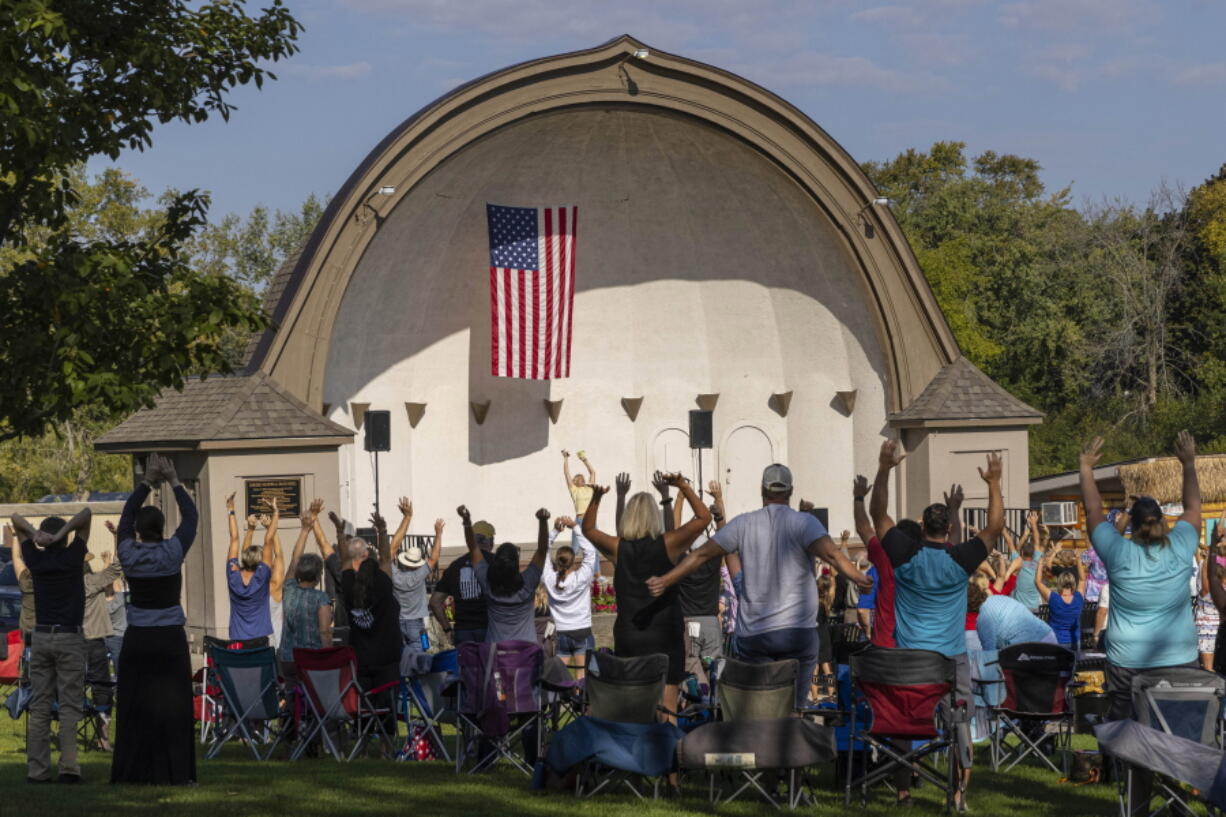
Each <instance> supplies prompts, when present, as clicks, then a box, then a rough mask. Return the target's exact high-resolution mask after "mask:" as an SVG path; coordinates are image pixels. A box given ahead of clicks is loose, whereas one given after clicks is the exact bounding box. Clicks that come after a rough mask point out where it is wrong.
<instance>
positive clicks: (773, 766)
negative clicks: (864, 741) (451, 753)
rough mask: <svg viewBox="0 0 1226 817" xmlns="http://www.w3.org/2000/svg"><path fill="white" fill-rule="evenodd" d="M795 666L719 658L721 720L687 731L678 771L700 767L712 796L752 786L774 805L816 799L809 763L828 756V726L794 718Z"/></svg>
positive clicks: (723, 799) (731, 795)
mask: <svg viewBox="0 0 1226 817" xmlns="http://www.w3.org/2000/svg"><path fill="white" fill-rule="evenodd" d="M798 669H799V667H798V665H797V662H796V661H794V660H792V661H775V662H771V663H765V664H750V663H747V662H744V661H738V660H735V659H728V660H727V662H726V663H725V664H724V669H723V673H722V674H721V676H720V682H719V686H718V690H719V697H718V706H719V714H720V717H721V720H720V721H718V722H715V723H708V724H703V725H702V726H699V727H698V728H696V729H695V730H694V731H692V732H690V734H688V735H686V736H685V738H683V739H682V741H681V746H680V748H679V750H678V754H679V758H680V764H681V768H682V770H692V771H701V772H705V773H706V775H707V779H708V792H709V797H710V799H711V802H712V803H727V802H729V801H731V800H735V799H736V798H737V797H739V796H740V795H741V794H743V793H745V792H751V791H752V792H755V793H756V794H757V795H758V796H760V797H761V798H762V799H763V800H765V801H766V802H767V803H770V804H771V805H772V806H774V807H775V808H779V807H781V806H782V805H787V806H788V807H789V808H796V807H797V806H798V805H800V804H801V803H802V802H813V800H814V799H815V797H814V791H815V787H814V779H813V777H812V775H811V774H810V770H811V769H813V768H814V767H816V766H819V765H822V764H824V763H828V762H830V761H831V760H832V759H833V758H834V755H835V740H834V730H832V729H828V728H826V727H824V726H819V725H818V724H816V723H814V722H813V721H810V720H806V719H803V718H799V717H795V714H796V712H795V700H796V674H797V672H798ZM779 783H783V784H785V786H786V788H785V791H784V793H783V794H782V795H780V794H779V792H778V784H779ZM725 789H727V790H728V793H727V794H725Z"/></svg>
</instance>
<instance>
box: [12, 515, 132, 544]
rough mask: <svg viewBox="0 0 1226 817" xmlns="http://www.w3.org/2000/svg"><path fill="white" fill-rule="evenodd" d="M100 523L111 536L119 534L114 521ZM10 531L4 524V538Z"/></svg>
mask: <svg viewBox="0 0 1226 817" xmlns="http://www.w3.org/2000/svg"><path fill="white" fill-rule="evenodd" d="M102 524H103V525H105V526H106V529H107V530H109V531H110V532H111V536H118V535H119V528H117V527H115V523H114V522H112V521H111V520H109V519H108V520H106V521H105V522H103V523H102ZM11 532H12V531H11V530H10V529H9V526H8V525H5V526H4V538H5V539H6V540H7V539H8V538H9V534H10V533H11Z"/></svg>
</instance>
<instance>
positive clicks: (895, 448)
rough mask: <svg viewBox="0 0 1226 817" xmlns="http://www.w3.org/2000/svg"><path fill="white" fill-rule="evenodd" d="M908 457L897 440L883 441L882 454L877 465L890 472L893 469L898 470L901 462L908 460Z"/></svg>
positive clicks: (878, 456) (878, 457) (879, 455)
mask: <svg viewBox="0 0 1226 817" xmlns="http://www.w3.org/2000/svg"><path fill="white" fill-rule="evenodd" d="M906 456H907V455H906V454H905V453H904V452H903V450H902V446H900V445H899V444H898V441H897V440H883V441H882V443H881V452H880V453H879V454H878V455H877V465H878V466H880V467H881V468H884V469H886V470H887V471H888V470H889V469H891V468H896V467H897V466H898V464H899V463H900V462H902V461H903V460H904V459H906Z"/></svg>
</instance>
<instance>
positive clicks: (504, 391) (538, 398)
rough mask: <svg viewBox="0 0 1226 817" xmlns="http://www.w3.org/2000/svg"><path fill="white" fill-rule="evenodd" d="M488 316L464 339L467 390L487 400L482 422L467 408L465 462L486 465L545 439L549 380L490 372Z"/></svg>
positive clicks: (531, 451) (513, 456) (541, 445)
mask: <svg viewBox="0 0 1226 817" xmlns="http://www.w3.org/2000/svg"><path fill="white" fill-rule="evenodd" d="M489 341H490V325H489V321H486V322H485V323H483V324H476V325H474V326H473V329H472V342H471V343H469V344H468V394H469V396H470V399H471V401H472V403H485V402H486V401H487V400H488V401H489V404H490V405H489V411H488V412H487V413H486V415H485V422H484V423H483V424H478V423H477V418H476V417H474V416H473V409H472V405H471V404H470V405H469V408H468V461H469V462H471V463H472V464H473V465H491V464H493V463H496V462H503V461H504V460H513V459H518V458H520V457H525V456H527V455H529V454H534V453H536V452H537V451H540V450H541V449H543V448H545V447H546V446H547V445H548V444H549V415H548V414H546V413H545V401H546V400H548V399H549V388H550V384H549V381H548V380H518V379H512V378H509V377H491V376H490V342H489Z"/></svg>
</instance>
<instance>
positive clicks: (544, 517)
mask: <svg viewBox="0 0 1226 817" xmlns="http://www.w3.org/2000/svg"><path fill="white" fill-rule="evenodd" d="M549 516H550V514H549V511H548V510H547V509H545V508H538V509H537V511H536V518H537V519H539V520H541V521H542V522H548V521H549Z"/></svg>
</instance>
